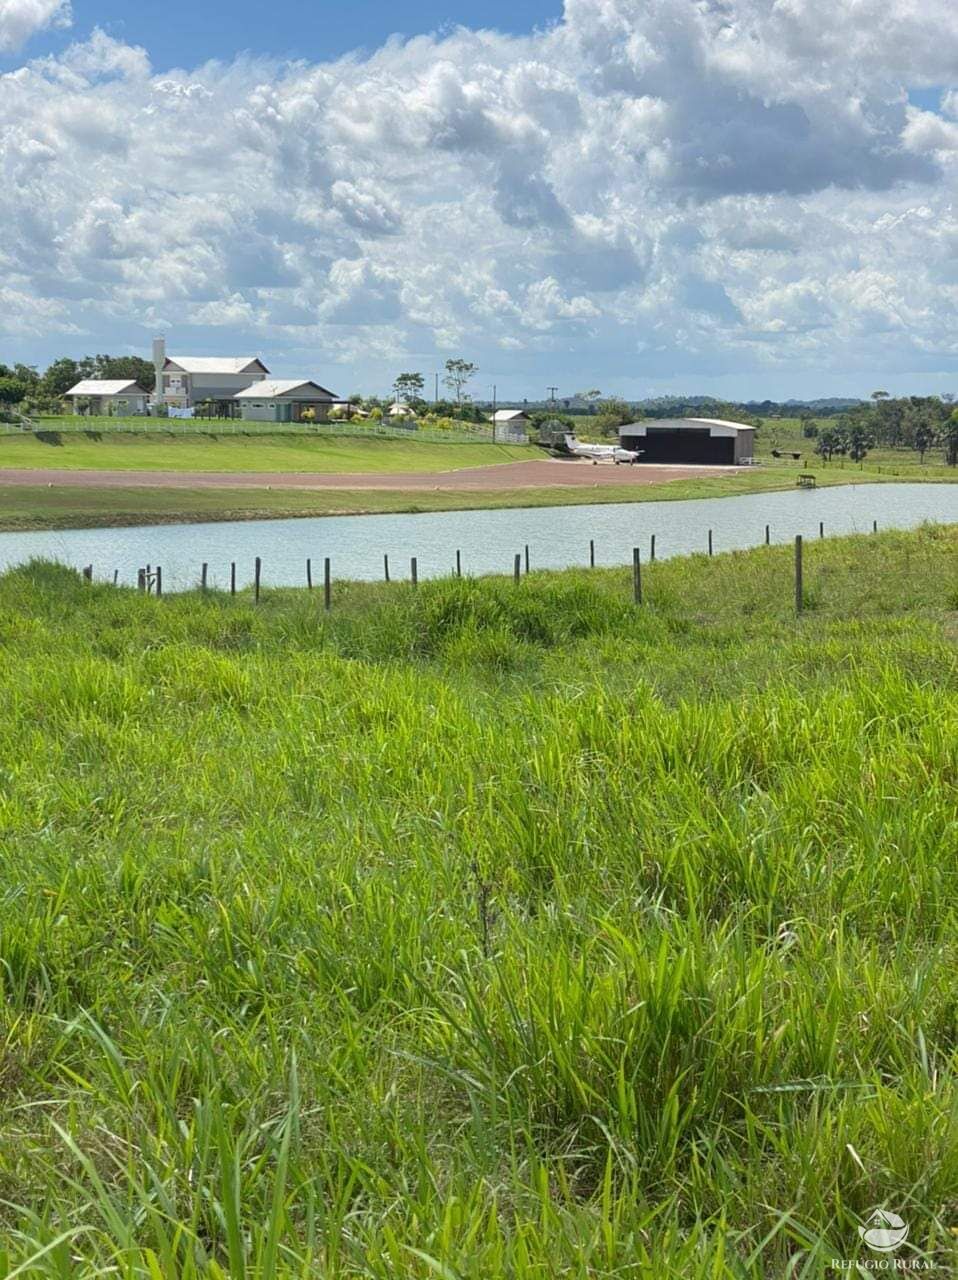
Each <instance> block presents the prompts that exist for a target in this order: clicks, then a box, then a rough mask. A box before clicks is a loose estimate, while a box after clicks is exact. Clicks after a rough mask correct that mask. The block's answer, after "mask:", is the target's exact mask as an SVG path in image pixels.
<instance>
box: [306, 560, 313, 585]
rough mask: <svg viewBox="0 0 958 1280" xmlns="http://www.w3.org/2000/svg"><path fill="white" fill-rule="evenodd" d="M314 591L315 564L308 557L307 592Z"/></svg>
mask: <svg viewBox="0 0 958 1280" xmlns="http://www.w3.org/2000/svg"><path fill="white" fill-rule="evenodd" d="M312 589H313V562H312V560H310V558H309V556H307V557H306V590H307V591H312Z"/></svg>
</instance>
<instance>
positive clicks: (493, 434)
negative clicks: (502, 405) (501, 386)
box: [492, 383, 496, 444]
mask: <svg viewBox="0 0 958 1280" xmlns="http://www.w3.org/2000/svg"><path fill="white" fill-rule="evenodd" d="M492 443H493V444H495V443H496V384H495V383H493V384H492Z"/></svg>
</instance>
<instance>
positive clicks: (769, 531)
mask: <svg viewBox="0 0 958 1280" xmlns="http://www.w3.org/2000/svg"><path fill="white" fill-rule="evenodd" d="M771 541H772V527H771V525H768V524H767V525H766V526H765V545H766V546H770V545H771Z"/></svg>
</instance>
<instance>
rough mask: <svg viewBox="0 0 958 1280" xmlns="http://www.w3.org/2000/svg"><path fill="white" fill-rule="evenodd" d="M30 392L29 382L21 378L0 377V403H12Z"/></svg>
mask: <svg viewBox="0 0 958 1280" xmlns="http://www.w3.org/2000/svg"><path fill="white" fill-rule="evenodd" d="M29 392H30V383H29V382H25V381H24V380H23V379H22V378H14V377H2V378H0V404H4V405H14V404H19V403H20V401H21V400H25V399H26V398H27V396H28V394H29Z"/></svg>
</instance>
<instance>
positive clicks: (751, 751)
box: [0, 529, 958, 1280]
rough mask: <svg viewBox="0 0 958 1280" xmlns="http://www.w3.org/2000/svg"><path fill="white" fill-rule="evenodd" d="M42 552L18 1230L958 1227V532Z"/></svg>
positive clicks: (690, 1269) (169, 1247)
mask: <svg viewBox="0 0 958 1280" xmlns="http://www.w3.org/2000/svg"><path fill="white" fill-rule="evenodd" d="M806 561H807V564H806V576H807V591H808V605H809V609H808V612H807V613H806V614H804V615H803V616H802V617H801V619H799V620H796V619H795V618H794V617H793V616H792V613H791V580H790V564H789V553H788V550H787V549H785V548H774V547H773V548H765V549H761V550H759V551H756V552H751V553H748V554H737V555H729V556H722V557H717V558H715V559H713V560H708V558H706V557H694V558H691V559H689V560H684V561H670V562H667V563H662V564H657V565H654V566H650V567H649V569H648V571H647V572H646V575H645V592H646V602H647V603H646V604H645V606H644V607H642V608H641V609H636V608H635V607H634V606H633V605H632V604H631V601H630V590H629V578H628V575H627V574H626V573H623V572H619V571H612V570H609V571H596V572H593V573H588V572H585V573H583V572H570V573H564V574H556V575H546V574H534V575H531V576H530V577H529V578H528V579H526V580H524V581H523V582H522V583H521V584H520V585H519V586H518V587H516V586H514V585H513V584H512V583H511V582H509V581H506V580H494V579H493V580H485V581H481V582H470V581H468V580H467V581H463V582H459V583H457V582H454V581H453V582H448V581H447V582H430V583H425V584H423V585H422V586H421V587H420V588H419V590H418V592H417V591H414V590H413V589H412V588H411V587H409V586H408V585H405V584H394V585H393V586H392V587H391V588H390V587H386V586H358V585H349V584H337V588H336V597H335V601H334V609H333V612H332V613H331V614H330V615H329V616H328V617H326V616H324V615H323V613H322V610H321V608H318V607H317V604H318V602H317V597H316V596H315V595H313V596H309V595H307V594H306V593H296V592H268V593H267V594H266V595H264V598H263V601H262V603H261V605H260V606H259V608H258V609H257V608H255V607H254V606H253V604H252V602H251V601H250V599H249V597H248V596H245V597H242V598H239V599H237V600H235V601H231V600H230V599H229V598H228V597H227V598H224V597H220V596H213V595H211V596H207V597H201V596H200V595H198V594H193V595H187V596H182V597H175V598H170V599H164V600H162V601H157V600H153V599H147V598H145V597H142V596H138V595H136V594H135V593H133V592H130V591H114V590H113V589H111V588H109V587H105V586H104V587H101V586H84V585H82V584H81V583H80V582H79V581H78V580H77V579H76V578H75V577H74V576H73V575H72V574H70V573H68V572H66V571H64V570H58V569H53V568H50V567H35V568H33V569H26V570H21V571H18V572H15V573H11V574H8V575H6V576H5V577H4V578H2V579H0V644H2V646H3V651H4V652H3V657H4V661H3V671H4V676H3V680H2V684H0V778H2V779H3V785H2V788H0V833H2V841H0V849H2V859H3V860H2V865H0V901H2V904H3V906H2V913H3V914H2V920H0V925H2V927H0V981H2V985H3V994H4V1000H3V1005H2V1018H3V1028H2V1030H3V1042H4V1045H5V1050H4V1056H3V1062H2V1073H0V1088H2V1091H3V1100H4V1107H3V1110H2V1112H0V1199H2V1201H3V1204H2V1206H0V1273H3V1274H5V1275H9V1274H11V1272H13V1270H14V1268H15V1267H17V1266H21V1265H23V1264H24V1263H26V1261H27V1259H29V1258H31V1257H33V1258H34V1262H33V1263H32V1264H30V1265H28V1266H27V1268H26V1270H25V1271H23V1272H20V1273H18V1274H25V1275H29V1276H31V1277H53V1276H56V1277H60V1278H61V1280H67V1278H69V1280H76V1278H77V1277H87V1276H93V1275H102V1276H106V1275H113V1276H122V1277H152V1278H153V1280H156V1278H157V1277H168V1278H169V1280H174V1278H175V1280H195V1278H196V1277H205V1278H219V1280H223V1277H225V1276H227V1275H228V1276H230V1277H234V1278H235V1277H240V1276H247V1277H251V1278H255V1280H270V1278H271V1277H275V1276H283V1277H293V1276H295V1277H302V1278H303V1280H305V1277H307V1276H319V1275H321V1276H323V1277H324V1278H329V1280H336V1278H337V1277H346V1276H360V1275H361V1276H366V1277H370V1278H371V1280H395V1277H399V1276H401V1277H404V1278H407V1277H408V1278H410V1280H430V1278H435V1277H444V1278H445V1280H450V1278H453V1280H489V1278H490V1277H496V1276H500V1275H508V1276H512V1277H516V1280H532V1278H533V1277H534V1278H535V1280H544V1278H545V1277H549V1280H552V1278H553V1277H557V1276H569V1277H577V1278H578V1280H587V1277H597V1276H612V1275H615V1276H655V1277H656V1280H659V1278H660V1277H661V1278H663V1280H706V1278H708V1280H743V1278H744V1277H747V1278H748V1280H766V1278H767V1277H770V1276H785V1275H789V1276H795V1277H798V1276H812V1277H819V1276H824V1275H826V1274H828V1270H827V1268H828V1265H829V1262H830V1260H831V1259H832V1258H860V1259H862V1260H864V1259H865V1256H866V1253H867V1250H866V1248H865V1246H864V1245H863V1244H862V1243H861V1242H860V1240H859V1238H858V1234H857V1230H856V1226H857V1224H858V1222H859V1221H860V1220H861V1218H862V1217H863V1216H864V1215H866V1214H867V1213H868V1212H869V1210H870V1209H871V1208H872V1206H874V1205H876V1204H884V1205H887V1206H888V1207H889V1208H892V1209H895V1210H896V1211H897V1212H899V1213H901V1214H902V1216H903V1217H905V1218H906V1220H907V1221H908V1223H909V1225H910V1236H909V1244H908V1245H907V1247H906V1248H905V1249H904V1250H903V1252H902V1253H901V1254H900V1255H899V1256H902V1257H906V1258H915V1257H918V1258H923V1259H925V1260H931V1261H934V1262H935V1263H936V1264H937V1266H938V1267H939V1268H940V1269H941V1273H942V1274H951V1272H952V1268H953V1266H954V1263H955V1261H956V1256H955V1245H956V1241H955V1238H954V1234H953V1233H954V1228H955V1227H958V1196H956V1188H958V1057H956V1054H958V1034H956V1008H958V982H956V978H955V974H956V971H958V919H956V890H958V862H956V856H958V855H956V847H958V844H956V838H958V821H956V817H958V810H956V789H955V788H956V779H958V754H956V743H958V667H956V662H955V647H954V646H955V625H954V610H955V609H956V607H958V571H956V565H958V531H956V530H954V529H951V530H941V529H937V530H924V531H921V532H919V533H917V534H891V533H889V534H882V535H879V536H877V537H871V538H857V539H847V540H836V541H834V542H825V543H821V544H814V545H810V546H809V547H808V549H807V553H806Z"/></svg>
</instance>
